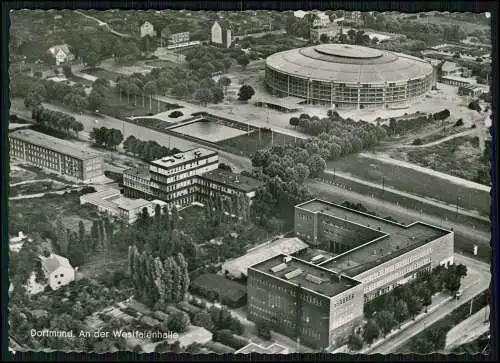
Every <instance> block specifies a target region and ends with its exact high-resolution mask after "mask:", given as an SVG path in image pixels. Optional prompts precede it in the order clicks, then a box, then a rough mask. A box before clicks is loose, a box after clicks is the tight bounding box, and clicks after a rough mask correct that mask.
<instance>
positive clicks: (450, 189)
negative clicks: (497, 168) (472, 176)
mask: <svg viewBox="0 0 500 363" xmlns="http://www.w3.org/2000/svg"><path fill="white" fill-rule="evenodd" d="M327 164H328V168H329V169H330V170H332V169H334V168H335V169H336V170H337V171H342V172H345V173H349V174H351V175H353V176H355V177H357V178H360V179H362V180H366V181H369V182H373V183H377V184H379V185H382V178H383V179H384V184H385V186H388V187H393V188H394V189H397V190H400V191H403V192H407V193H411V194H414V195H418V196H420V197H424V198H429V199H438V200H439V201H442V202H445V203H447V204H449V205H456V203H457V199H458V198H460V206H461V207H463V208H465V209H469V210H476V211H478V212H479V213H480V214H481V215H484V216H489V213H490V204H491V197H490V194H489V193H488V192H484V191H481V190H476V189H471V188H468V187H466V186H462V185H458V184H453V183H451V182H448V181H446V180H444V179H442V178H438V177H435V176H432V175H429V174H424V173H421V172H419V171H416V170H413V169H410V168H405V167H402V166H398V165H393V164H388V163H384V162H382V161H378V160H374V159H369V158H365V157H362V156H358V155H352V156H348V157H345V158H342V159H340V160H337V161H333V162H328V163H327ZM399 198H401V197H399Z"/></svg>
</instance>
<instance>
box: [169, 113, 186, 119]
mask: <svg viewBox="0 0 500 363" xmlns="http://www.w3.org/2000/svg"><path fill="white" fill-rule="evenodd" d="M182 115H184V114H183V113H182V112H181V111H174V112H172V113H171V114H170V115H168V117H170V118H178V117H181V116H182Z"/></svg>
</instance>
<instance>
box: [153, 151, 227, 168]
mask: <svg viewBox="0 0 500 363" xmlns="http://www.w3.org/2000/svg"><path fill="white" fill-rule="evenodd" d="M212 155H214V156H215V155H218V153H217V151H212V150H208V149H204V148H196V149H191V150H188V151H185V152H182V153H178V154H175V155H172V156H165V157H164V158H161V159H158V160H154V161H152V162H151V164H152V165H156V166H159V167H161V168H166V169H170V168H173V167H175V166H177V165H179V164H183V163H187V162H189V161H191V160H195V159H198V158H203V157H207V156H212Z"/></svg>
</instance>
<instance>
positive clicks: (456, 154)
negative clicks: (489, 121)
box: [392, 136, 491, 185]
mask: <svg viewBox="0 0 500 363" xmlns="http://www.w3.org/2000/svg"><path fill="white" fill-rule="evenodd" d="M392 157H394V158H396V159H403V160H408V161H410V162H412V163H415V164H417V165H420V166H423V167H426V168H431V169H433V170H436V171H440V172H443V173H446V174H450V175H453V176H457V177H459V178H462V179H467V180H471V181H474V182H476V183H481V184H485V185H491V178H490V175H489V166H488V162H487V161H484V160H482V158H481V150H480V148H479V139H478V137H477V136H476V137H471V136H463V137H457V138H454V139H451V140H449V141H445V142H443V143H441V144H438V145H434V146H429V147H425V148H418V149H412V150H404V149H403V150H401V149H400V150H397V151H396V152H394V153H393V155H392Z"/></svg>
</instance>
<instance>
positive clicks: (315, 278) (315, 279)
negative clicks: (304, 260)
mask: <svg viewBox="0 0 500 363" xmlns="http://www.w3.org/2000/svg"><path fill="white" fill-rule="evenodd" d="M306 280H307V281H311V282H313V283H315V284H318V285H320V284H321V283H322V282H323V279H322V278H321V277H318V276H314V275H311V274H307V275H306Z"/></svg>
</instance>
